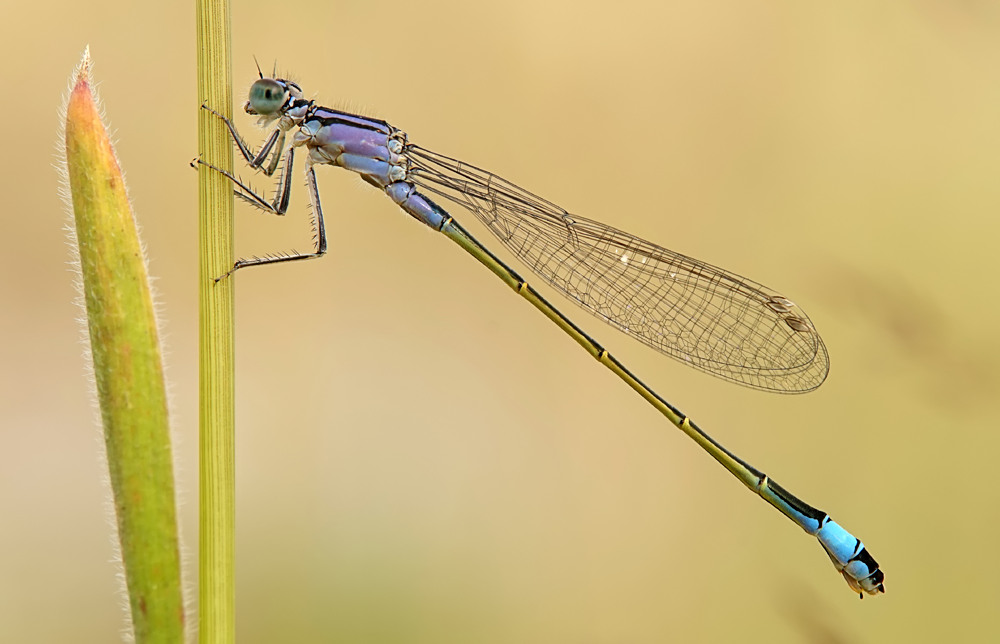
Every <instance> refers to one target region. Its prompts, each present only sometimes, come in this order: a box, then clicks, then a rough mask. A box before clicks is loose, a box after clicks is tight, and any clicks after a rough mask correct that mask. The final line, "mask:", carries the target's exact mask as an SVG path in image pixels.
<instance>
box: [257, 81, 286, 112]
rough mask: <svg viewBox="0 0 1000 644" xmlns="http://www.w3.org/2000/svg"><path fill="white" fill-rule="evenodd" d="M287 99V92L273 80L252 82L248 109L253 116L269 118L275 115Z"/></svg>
mask: <svg viewBox="0 0 1000 644" xmlns="http://www.w3.org/2000/svg"><path fill="white" fill-rule="evenodd" d="M287 99H288V90H287V89H285V86H284V85H282V84H281V83H279V82H278V81H276V80H274V79H273V78H262V79H260V80H259V81H254V84H253V85H252V86H251V87H250V109H252V110H253V112H254V113H255V114H260V115H262V116H270V115H272V114H276V113H277V112H278V110H280V109H281V107H282V106H283V105H284V104H285V101H286V100H287Z"/></svg>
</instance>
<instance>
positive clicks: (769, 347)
mask: <svg viewBox="0 0 1000 644" xmlns="http://www.w3.org/2000/svg"><path fill="white" fill-rule="evenodd" d="M405 156H406V157H407V158H408V159H409V160H410V170H409V176H408V178H409V180H410V181H412V182H413V183H414V184H416V185H418V186H420V187H421V188H423V189H424V190H426V191H428V192H431V193H435V194H437V195H440V196H442V197H444V198H446V199H448V200H450V201H452V202H454V203H456V204H458V205H460V206H462V207H464V208H466V209H468V210H469V211H471V212H472V213H473V214H475V216H476V217H477V218H478V219H479V220H480V221H481V222H482V223H483V224H484V225H485V226H486V227H487V228H489V229H490V231H492V232H493V234H494V235H496V236H497V238H498V239H499V240H500V241H501V242H502V243H503V244H504V245H505V246H506V247H507V248H508V249H509V250H510V251H511V252H512V253H513V254H514V255H516V256H517V257H518V258H519V259H520V260H521V261H522V262H524V263H525V264H526V265H527V266H529V267H530V268H531V269H532V270H533V271H534V272H535V273H536V274H538V275H539V276H540V277H541V278H542V279H544V280H545V281H546V282H548V283H549V284H551V285H552V286H553V287H555V288H556V289H557V290H559V291H561V292H562V293H563V294H564V295H565V296H566V297H568V298H569V299H570V300H573V301H574V302H576V303H577V304H579V305H580V306H582V307H583V308H585V309H586V310H588V311H590V312H591V313H592V314H594V315H596V316H597V317H599V318H601V319H602V320H604V321H605V322H607V323H608V324H610V325H612V326H615V327H617V328H618V329H620V330H621V331H623V332H624V333H626V334H628V335H630V336H632V337H634V338H636V339H638V340H639V341H641V342H643V343H645V344H647V345H649V346H650V347H652V348H654V349H656V350H657V351H660V352H661V353H664V354H666V355H668V356H671V357H673V358H676V359H677V360H680V361H681V362H683V363H685V364H688V365H690V366H692V367H694V368H696V369H701V370H702V371H706V372H708V373H711V374H713V375H716V376H718V377H720V378H724V379H726V380H730V381H733V382H736V383H739V384H741V385H746V386H748V387H752V388H755V389H765V390H768V391H776V392H782V393H800V392H805V391H811V390H812V389H815V388H816V387H818V386H819V385H820V384H822V382H823V380H824V379H825V378H826V375H827V372H828V371H829V369H830V362H829V356H828V355H827V351H826V346H825V345H824V344H823V340H822V339H821V338H820V336H819V334H818V333H817V332H816V329H815V328H814V327H813V324H812V322H811V321H810V320H809V317H808V316H807V315H806V314H805V312H804V311H802V309H800V308H799V307H798V306H796V305H795V304H794V303H793V302H792V301H791V300H789V299H787V298H785V297H783V296H781V295H779V294H777V293H776V292H774V291H772V290H771V289H769V288H767V287H765V286H763V285H762V284H759V283H757V282H755V281H753V280H749V279H747V278H745V277H741V276H740V275H737V274H735V273H731V272H729V271H727V270H724V269H721V268H718V267H715V266H712V265H710V264H706V263H704V262H701V261H699V260H697V259H693V258H691V257H686V256H684V255H681V254H679V253H675V252H673V251H671V250H668V249H666V248H662V247H660V246H657V245H655V244H651V243H650V242H647V241H644V240H642V239H640V238H638V237H635V236H634V235H630V234H629V233H627V232H624V231H621V230H617V229H615V228H612V227H611V226H607V225H605V224H602V223H600V222H597V221H593V220H590V219H585V218H583V217H578V216H576V215H571V214H569V213H568V212H566V211H565V210H563V209H562V208H560V207H559V206H556V205H555V204H553V203H551V202H549V201H546V200H545V199H542V198H541V197H538V196H536V195H534V194H532V193H530V192H528V191H526V190H524V189H523V188H519V187H518V186H516V185H514V184H513V183H511V182H509V181H507V180H506V179H503V178H502V177H498V176H497V175H495V174H492V173H490V172H487V171H485V170H482V169H480V168H476V167H475V166H471V165H468V164H466V163H463V162H461V161H458V160H456V159H452V158H450V157H446V156H443V155H440V154H437V153H435V152H431V151H430V150H426V149H424V148H421V147H419V146H415V145H408V146H407V147H406V151H405Z"/></svg>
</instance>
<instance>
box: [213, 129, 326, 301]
mask: <svg viewBox="0 0 1000 644" xmlns="http://www.w3.org/2000/svg"><path fill="white" fill-rule="evenodd" d="M292 152H293V150H292V149H291V148H289V150H288V154H289V155H291V154H292ZM291 161H292V158H291V156H290V157H289V160H288V165H289V166H291ZM198 163H200V164H201V165H204V166H206V167H208V168H211V169H213V170H215V171H216V172H220V173H222V174H223V175H224V176H225V177H226V178H228V179H229V180H230V181H232V182H233V183H235V184H236V185H237V186H239V187H240V188H241V189H243V190H246V191H247V192H249V194H250V195H252V196H253V198H255V199H256V201H251V198H250V196H247V195H243V194H241V193H240V191H239V190H234V191H233V192H234V194H237V195H239V196H241V197H243V198H244V199H246V200H247V201H250V203H252V204H254V205H256V206H258V207H260V208H262V209H264V210H272V211H273V212H275V213H277V214H279V215H280V214H284V212H285V209H287V208H288V194H289V187H290V185H291V184H290V183H289V182H288V181H283V183H284V184H285V189H284V190H283V191H282V195H281V204H280V205H281V207H282V210H281V211H280V212H279V211H278V209H277V208H274V207H272V205H271V204H269V203H267V201H266V200H264V199H263V198H261V197H260V196H259V195H257V194H256V193H254V192H252V191H250V190H249V188H247V187H246V186H245V185H243V183H241V182H240V181H239V180H238V179H236V178H235V177H234V176H233V175H232V174H231V173H229V172H226V171H225V170H222V169H220V168H217V167H215V166H213V165H210V164H208V163H205V162H204V161H201V160H200V159H199V160H198ZM285 175H286V177H287V176H289V173H287V172H286V173H285ZM306 188H307V189H308V191H309V203H310V205H311V206H312V212H313V217H314V219H313V225H314V241H315V244H316V250H315V251H313V252H311V253H299V252H295V251H292V253H289V254H285V255H265V256H264V257H249V258H246V259H242V258H241V259H239V260H237V261H236V263H235V264H233V268H232V269H231V270H229V271H227V272H226V273H225V274H223V275H220V276H219V277H216V278H215V281H216V282H219V281H220V280H223V279H225V278H227V277H229V276H230V275H232V274H233V273H234V272H236V271H237V270H239V269H241V268H246V267H247V266H262V265H264V264H277V263H279V262H293V261H295V260H299V259H313V258H316V257H322V256H323V255H325V254H326V224H325V222H324V221H323V206H322V205H321V204H320V201H319V189H318V188H317V186H316V173H315V171H314V170H313V167H312V165H311V164H308V163H307V167H306ZM275 202H276V203H277V202H278V197H275Z"/></svg>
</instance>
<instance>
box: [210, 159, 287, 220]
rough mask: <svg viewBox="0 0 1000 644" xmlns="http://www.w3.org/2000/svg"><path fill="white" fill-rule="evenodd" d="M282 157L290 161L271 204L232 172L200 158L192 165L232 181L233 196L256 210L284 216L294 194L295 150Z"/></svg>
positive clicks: (283, 171) (282, 174)
mask: <svg viewBox="0 0 1000 644" xmlns="http://www.w3.org/2000/svg"><path fill="white" fill-rule="evenodd" d="M282 156H285V157H287V158H288V161H286V162H285V167H284V169H283V170H282V173H281V179H280V180H279V181H278V187H277V189H276V190H275V192H274V199H272V200H271V201H270V202H269V201H268V200H267V198H266V197H264V196H263V195H260V194H257V192H255V191H254V189H253V188H251V187H250V186H248V185H247V184H245V183H243V181H241V180H240V179H239V178H237V177H236V175H234V174H233V173H232V172H229V171H228V170H223V169H222V168H220V167H218V166H215V165H212V164H211V163H207V162H205V161H202V160H201V159H200V158H198V159H195V160H194V161H193V162H192V165H194V164H195V163H197V164H198V165H203V166H205V167H206V168H210V169H212V170H215V171H216V172H218V173H219V174H221V175H222V176H224V177H226V178H227V179H229V180H230V181H232V182H233V184H234V185H235V186H236V188H235V189H233V194H234V195H236V196H237V197H239V198H240V199H243V200H244V201H246V202H247V203H249V204H250V205H252V206H254V207H255V208H259V209H261V210H263V211H264V212H269V213H271V214H275V215H284V214H285V212H287V210H288V200H289V199H290V197H291V194H292V166H293V165H294V164H295V149H294V148H288V150H286V151H285V153H284V154H283V155H282ZM276 158H281V157H280V156H277V157H276Z"/></svg>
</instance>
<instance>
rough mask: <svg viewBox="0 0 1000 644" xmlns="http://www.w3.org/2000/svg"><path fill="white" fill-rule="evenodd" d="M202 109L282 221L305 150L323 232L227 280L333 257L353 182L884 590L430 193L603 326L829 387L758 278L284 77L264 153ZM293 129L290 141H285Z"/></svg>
mask: <svg viewBox="0 0 1000 644" xmlns="http://www.w3.org/2000/svg"><path fill="white" fill-rule="evenodd" d="M205 109H209V111H211V112H212V113H213V114H215V115H216V116H218V117H219V118H220V119H222V120H223V122H225V124H226V126H227V127H228V128H229V132H230V134H231V135H232V138H233V141H234V142H235V144H236V146H237V148H238V149H239V151H240V153H241V154H242V155H243V158H244V159H245V160H246V162H247V163H248V164H249V166H250V167H251V168H253V169H255V170H261V171H263V172H264V173H266V174H267V175H268V176H271V175H273V174H274V173H275V172H276V171H277V169H278V167H279V166H282V171H281V174H280V175H279V177H280V178H279V181H278V185H277V188H276V190H275V194H274V197H273V198H272V199H270V200H268V199H266V198H265V197H264V196H262V195H261V194H260V193H258V192H256V191H254V190H253V189H252V188H251V187H250V186H248V185H247V184H245V183H243V182H242V181H240V180H239V179H238V178H237V177H236V176H235V175H233V174H232V173H230V172H228V171H227V170H223V169H221V168H217V167H215V166H212V165H209V164H207V163H205V162H203V161H201V160H199V161H198V162H199V163H201V164H202V165H205V166H207V167H209V168H212V169H213V170H216V171H218V172H221V173H222V174H224V175H225V176H226V177H228V178H229V179H230V180H231V181H232V182H233V184H234V186H235V188H234V191H235V194H236V195H237V196H238V197H240V198H241V199H243V200H245V201H247V202H249V203H250V204H252V205H253V206H256V207H257V208H260V209H261V210H263V211H265V212H269V213H274V214H278V215H282V214H284V213H285V211H286V210H287V209H288V203H289V196H290V194H291V178H292V166H293V164H294V160H295V151H296V148H304V149H305V151H306V152H307V156H306V159H305V178H306V186H307V188H308V192H309V201H310V204H311V206H312V216H313V218H314V219H313V223H314V225H315V232H316V239H315V248H314V250H313V252H311V253H288V254H281V255H270V256H265V257H254V258H250V259H241V260H239V261H238V262H236V264H235V265H234V266H233V268H232V270H231V271H229V273H226V275H229V274H230V273H232V272H233V271H235V270H237V269H240V268H244V267H247V266H259V265H263V264H273V263H277V262H288V261H295V260H301V259H310V258H314V257H320V256H322V255H323V254H325V253H326V249H327V243H326V228H325V225H324V221H323V209H322V207H321V205H320V199H319V191H318V190H317V186H316V175H315V166H317V165H333V166H339V167H341V168H344V169H346V170H350V171H352V172H356V173H357V174H359V175H360V176H361V178H362V179H364V180H365V181H366V182H368V183H369V184H371V185H372V186H374V187H376V188H378V189H379V190H382V191H384V192H385V193H386V194H387V195H389V197H390V198H391V199H392V200H393V201H394V202H396V204H398V205H399V206H400V208H402V209H403V210H404V211H405V212H406V213H407V214H409V215H410V216H412V217H413V218H414V219H416V220H417V221H420V222H422V223H424V224H426V225H427V226H430V227H431V228H432V229H434V230H436V231H439V232H441V233H444V235H445V236H447V237H448V238H449V239H451V240H452V241H454V242H455V243H456V244H458V245H459V246H461V247H462V249H464V250H465V251H466V252H468V253H469V254H470V255H472V256H473V257H475V258H476V259H477V260H478V261H479V262H480V263H482V264H483V265H484V266H486V267H487V268H488V269H490V270H491V271H492V272H493V273H494V274H495V275H497V276H498V277H499V278H500V279H501V280H503V281H504V282H505V283H506V284H507V285H508V286H510V287H511V288H512V289H514V291H515V292H516V293H518V294H519V295H521V296H522V297H523V298H525V299H526V300H528V301H529V302H530V303H531V304H532V305H533V306H535V308H537V309H538V310H539V311H541V312H542V313H543V314H545V316H546V317H547V318H549V319H550V320H551V321H552V322H554V323H555V324H556V325H557V326H558V327H559V328H561V329H562V330H563V331H565V332H566V334H567V335H569V336H570V337H571V338H573V339H574V340H576V342H577V343H579V344H580V346H582V347H583V348H584V349H585V350H586V351H587V352H588V353H589V354H590V355H592V356H593V357H594V358H596V359H597V360H598V361H599V362H600V363H601V364H603V365H604V366H605V367H607V368H608V369H610V370H611V371H612V372H614V373H615V375H617V376H618V377H619V378H621V379H622V380H623V381H624V382H625V383H626V384H627V385H629V386H630V387H632V388H633V389H634V390H635V391H637V392H638V393H639V395H641V396H642V397H643V398H645V399H646V401H647V402H649V404H651V405H652V406H653V407H655V408H656V409H657V410H659V411H660V413H662V414H663V415H664V416H666V417H667V419H668V420H670V422H671V423H673V424H674V425H676V426H677V427H678V428H679V429H680V430H681V431H683V432H684V433H685V434H687V435H688V436H689V437H691V438H692V439H693V440H694V441H695V442H696V443H698V445H700V446H701V448H702V449H704V450H705V451H706V452H708V453H709V454H711V455H712V456H713V457H714V458H715V459H716V460H717V461H719V462H720V463H721V464H722V465H723V466H724V467H725V468H726V469H727V470H729V471H730V472H731V473H732V474H733V475H734V476H735V477H736V478H738V479H739V480H740V481H742V482H743V484H744V485H746V486H747V487H748V488H750V489H751V490H753V491H754V492H756V493H757V494H758V495H760V496H761V498H763V499H764V500H765V501H767V502H768V503H770V504H771V505H773V506H774V507H775V508H777V509H778V510H780V511H781V512H782V513H783V514H784V515H785V516H787V517H788V518H789V519H791V520H792V521H794V522H795V523H796V524H798V525H799V527H801V528H802V529H803V530H805V531H806V532H808V533H809V534H811V535H815V536H816V537H817V538H818V539H819V542H820V544H821V545H822V546H823V548H824V550H825V551H826V553H827V554H828V555H829V557H830V560H831V561H832V562H833V565H834V566H835V567H836V568H837V570H838V571H839V572H841V573H842V574H843V576H844V579H846V580H847V583H848V584H849V585H850V587H851V588H852V589H853V590H854V591H855V592H857V593H858V595H859V596H860V597H864V593H868V594H871V595H877V594H878V593H881V592H885V588H884V586H883V578H884V576H883V573H882V571H881V570H880V569H879V567H878V564H877V563H876V561H875V559H874V558H873V557H872V556H871V555H870V554H868V550H867V549H866V548H865V546H864V544H863V543H861V541H860V540H859V539H857V538H855V537H854V536H853V535H851V534H850V533H849V532H847V531H846V530H844V529H843V528H842V527H840V526H839V525H838V524H837V523H835V522H834V521H832V520H831V519H830V517H829V516H828V515H827V514H826V513H825V512H822V511H821V510H817V509H816V508H813V507H812V506H810V505H808V504H806V503H804V502H803V501H801V500H799V499H798V498H796V497H795V496H794V495H792V494H791V493H790V492H788V491H787V490H785V489H784V488H782V487H781V486H779V485H778V484H776V483H775V482H774V481H773V480H771V479H770V478H768V477H767V476H766V475H765V474H764V473H763V472H760V471H759V470H757V469H756V468H754V467H753V466H751V465H750V464H748V463H746V462H745V461H743V460H742V459H740V458H739V457H737V456H736V455H735V454H733V453H732V452H730V451H729V450H727V449H726V448H725V447H723V446H722V445H720V444H719V443H718V442H716V441H715V440H714V439H713V438H711V437H710V436H709V435H708V434H706V433H705V432H703V431H702V430H701V429H700V428H699V427H698V426H697V425H695V424H694V423H693V422H692V421H691V419H690V418H688V417H687V416H686V415H685V414H683V413H682V412H681V411H680V410H678V409H677V408H676V407H674V406H673V405H671V404H670V403H669V402H667V401H666V400H664V399H663V398H662V397H660V395H659V394H657V393H656V392H654V391H653V390H652V389H650V388H649V387H647V386H646V385H645V384H643V383H642V382H641V381H640V380H639V379H638V378H636V377H635V376H634V375H633V374H632V372H631V371H629V370H628V369H627V368H626V367H625V366H624V365H623V364H622V363H621V362H619V361H618V360H617V359H615V358H614V357H613V356H612V355H611V354H609V353H608V352H607V351H606V350H605V349H604V347H603V346H601V345H600V344H598V343H597V342H596V341H595V340H593V339H592V338H591V337H590V336H589V335H587V334H586V333H585V332H584V331H583V330H582V329H580V327H578V326H577V325H576V324H574V323H573V322H572V321H571V320H570V319H569V318H568V317H566V316H565V315H564V314H563V313H561V312H560V311H559V310H557V309H556V308H555V307H553V306H552V305H551V304H549V303H548V301H546V300H545V299H544V298H543V297H542V296H541V295H540V294H539V293H538V292H537V291H536V290H535V289H534V288H532V287H531V286H529V285H528V283H527V282H525V281H524V280H523V279H521V277H520V276H519V275H518V274H517V273H516V272H514V270H512V269H511V268H510V267H508V266H507V265H506V264H505V263H504V262H502V261H501V260H500V259H499V258H497V257H496V256H495V255H494V254H493V253H491V252H490V251H489V250H487V249H486V248H485V247H484V246H483V245H482V244H480V243H479V242H478V241H477V240H476V239H475V238H473V237H472V235H470V234H469V233H468V232H467V231H466V230H465V229H464V228H463V227H462V226H460V225H459V223H458V222H457V221H455V220H454V219H453V218H452V217H451V215H449V214H448V213H447V212H445V210H444V209H442V208H441V207H440V206H438V205H437V204H436V203H434V202H433V201H432V200H431V199H430V197H428V196H427V195H428V193H431V194H434V195H437V196H439V197H442V198H444V199H447V200H449V201H451V202H452V203H454V204H456V205H459V206H461V207H463V208H465V209H466V210H468V211H470V212H471V213H472V214H473V215H475V216H476V218H478V219H479V221H480V222H481V223H482V224H483V225H484V226H486V227H487V228H488V229H489V230H490V232H492V233H493V234H494V235H496V237H497V239H499V240H500V243H502V244H503V245H504V246H506V247H507V249H508V250H509V251H511V252H512V253H513V254H514V255H515V256H517V257H518V258H519V259H520V260H521V261H522V262H524V263H525V264H526V265H528V266H529V267H530V268H531V269H532V270H533V271H534V272H535V273H536V274H537V275H538V276H539V277H541V278H542V279H543V280H545V281H546V282H548V283H549V284H550V285H551V286H552V287H553V288H555V289H556V290H558V291H560V292H561V293H562V294H563V295H565V296H566V297H567V298H568V299H569V300H570V301H572V302H575V303H576V304H578V305H579V306H581V307H583V308H584V309H585V310H586V311H588V312H590V313H592V314H593V315H595V316H597V317H598V318H600V319H602V320H604V321H605V322H606V323H608V324H610V325H612V326H614V327H617V328H618V329H620V330H622V331H624V332H625V333H627V334H628V335H630V336H631V337H633V338H636V339H638V340H639V341H641V342H643V343H645V344H647V345H649V346H650V347H652V348H654V349H656V350H657V351H660V352H662V353H665V354H666V355H668V356H671V357H673V358H676V359H678V360H680V361H681V362H683V363H685V364H688V365H690V366H692V367H694V368H696V369H700V370H702V371H705V372H708V373H711V374H713V375H715V376H718V377H720V378H724V379H726V380H731V381H733V382H737V383H739V384H742V385H745V386H748V387H753V388H756V389H764V390H769V391H777V392H783V393H801V392H805V391H811V390H812V389H815V388H816V387H818V386H819V385H820V384H821V383H822V382H823V380H824V379H825V378H826V374H827V372H828V370H829V359H828V356H827V351H826V347H825V345H824V344H823V341H822V339H821V338H820V336H819V334H818V333H817V332H816V329H815V327H814V326H813V324H812V322H811V321H810V320H809V317H808V316H807V315H806V314H805V313H804V312H803V311H802V309H800V308H799V307H798V306H797V305H796V304H795V303H794V302H792V301H791V300H789V299H788V298H786V297H784V296H783V295H780V294H779V293H777V292H775V291H773V290H771V289H769V288H767V287H765V286H763V285H762V284H759V283H757V282H754V281H753V280H749V279H747V278H745V277H741V276H739V275H737V274H735V273H732V272H729V271H727V270H723V269H721V268H717V267H715V266H712V265H709V264H706V263H704V262H701V261H699V260H696V259H693V258H690V257H686V256H684V255H680V254H678V253H675V252H673V251H670V250H667V249H666V248H662V247H660V246H657V245H655V244H651V243H649V242H647V241H643V240H642V239H639V238H638V237H635V236H633V235H630V234H628V233H626V232H623V231H621V230H616V229H615V228H612V227H610V226H607V225H605V224H602V223H599V222H596V221H592V220H589V219H584V218H583V217H578V216H576V215H571V214H570V213H568V212H567V211H565V210H563V209H562V208H560V207H559V206H557V205H555V204H553V203H551V202H549V201H546V200H545V199H542V198H541V197H539V196H537V195H535V194H532V193H530V192H528V191H527V190H524V189H523V188H520V187H518V186H516V185H514V184H513V183H511V182H510V181H507V180H506V179H503V178H501V177H499V176H497V175H495V174H493V173H490V172H487V171H485V170H482V169H480V168H477V167H475V166H472V165H469V164H467V163H464V162H462V161H459V160H457V159H453V158H451V157H447V156H444V155H442V154H438V153H436V152H432V151H430V150H428V149H426V148H422V147H420V146H417V145H414V144H412V143H409V142H408V141H407V137H406V134H405V133H404V132H402V131H401V130H399V129H397V128H395V127H393V126H391V125H389V124H388V123H386V122H385V121H379V120H376V119H371V118H368V117H365V116H359V115H356V114H349V113H346V112H341V111H338V110H333V109H330V108H327V107H322V106H320V105H317V104H316V103H315V102H314V101H312V100H309V99H306V98H304V97H303V94H302V89H301V88H300V87H299V86H298V85H297V84H295V83H293V82H292V81H289V80H286V79H282V78H265V77H264V75H263V74H260V80H257V81H256V82H254V84H253V86H252V87H251V88H250V97H249V100H248V101H247V103H246V106H245V110H246V112H247V113H248V114H253V115H257V116H259V117H260V118H259V125H261V126H262V127H268V126H271V127H273V131H272V132H271V135H270V136H269V137H268V139H267V140H266V141H265V142H264V144H263V145H262V146H261V148H260V150H259V151H258V152H253V150H252V149H251V148H250V147H248V146H247V144H246V143H245V142H244V140H243V138H242V137H241V136H240V135H239V134H238V132H237V131H236V128H235V126H234V125H233V123H232V122H231V121H230V120H229V119H227V118H225V117H223V116H222V115H221V114H219V113H218V112H216V111H215V110H211V109H210V108H208V107H205ZM289 132H293V134H292V136H291V142H290V143H287V144H286V135H287V134H288V133H289ZM268 159H270V160H269V161H268ZM282 162H283V163H282ZM265 164H266V165H265ZM223 277H225V276H223ZM219 279H221V277H220V278H219Z"/></svg>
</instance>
